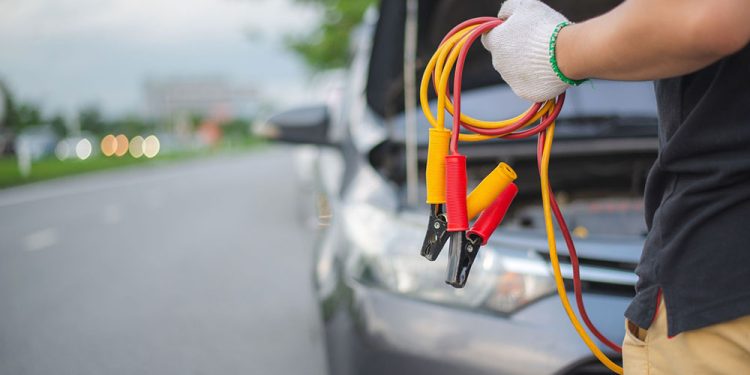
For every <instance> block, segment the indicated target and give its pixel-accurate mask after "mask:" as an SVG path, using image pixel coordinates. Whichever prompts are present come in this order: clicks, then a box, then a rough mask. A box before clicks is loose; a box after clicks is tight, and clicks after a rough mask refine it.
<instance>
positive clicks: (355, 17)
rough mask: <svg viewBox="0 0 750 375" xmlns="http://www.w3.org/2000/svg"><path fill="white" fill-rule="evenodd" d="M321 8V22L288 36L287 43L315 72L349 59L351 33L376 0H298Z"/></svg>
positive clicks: (341, 65) (336, 66)
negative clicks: (303, 33)
mask: <svg viewBox="0 0 750 375" xmlns="http://www.w3.org/2000/svg"><path fill="white" fill-rule="evenodd" d="M296 1H297V2H299V3H303V4H307V5H309V6H314V7H318V8H320V9H321V10H322V14H323V17H322V19H321V21H320V24H319V25H318V26H317V28H316V29H315V30H314V31H313V32H312V33H308V34H306V35H289V36H287V39H286V43H287V46H288V47H289V48H291V50H292V51H294V52H296V53H297V54H298V55H300V56H301V57H302V58H303V59H304V61H305V63H306V64H307V65H308V66H309V67H310V68H311V69H312V70H315V71H321V70H326V69H333V68H340V67H343V66H345V65H346V63H347V62H348V54H349V34H350V33H351V32H352V30H354V28H355V27H356V26H357V25H358V24H359V23H360V22H361V21H362V16H363V15H364V13H365V10H367V8H368V7H369V6H370V5H371V4H374V3H375V0H296Z"/></svg>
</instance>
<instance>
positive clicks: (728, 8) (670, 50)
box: [556, 0, 750, 80]
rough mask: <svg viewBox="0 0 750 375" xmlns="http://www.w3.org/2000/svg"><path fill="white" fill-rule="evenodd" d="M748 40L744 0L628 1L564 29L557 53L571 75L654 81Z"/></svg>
mask: <svg viewBox="0 0 750 375" xmlns="http://www.w3.org/2000/svg"><path fill="white" fill-rule="evenodd" d="M749 41H750V1H748V0H628V1H626V2H624V3H623V4H621V5H620V6H618V7H617V8H615V9H613V10H612V11H610V12H609V13H606V14H604V15H601V16H599V17H596V18H593V19H590V20H588V21H586V22H582V23H579V24H575V25H571V26H568V27H565V28H563V29H562V30H561V31H560V34H559V35H558V38H557V53H556V56H557V62H558V65H559V67H560V70H561V71H562V72H563V74H565V75H566V76H567V77H569V78H572V79H584V78H603V79H612V80H653V79H660V78H667V77H673V76H678V75H683V74H687V73H690V72H693V71H696V70H698V69H701V68H703V67H705V66H707V65H710V64H711V63H713V62H715V61H717V60H719V59H721V58H722V57H725V56H727V55H730V54H732V53H734V52H736V51H738V50H740V49H741V48H743V47H744V46H745V45H747V44H748V42H749Z"/></svg>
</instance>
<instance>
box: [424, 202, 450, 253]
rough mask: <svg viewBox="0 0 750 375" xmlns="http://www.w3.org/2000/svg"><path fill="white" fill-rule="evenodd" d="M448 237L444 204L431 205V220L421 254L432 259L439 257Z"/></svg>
mask: <svg viewBox="0 0 750 375" xmlns="http://www.w3.org/2000/svg"><path fill="white" fill-rule="evenodd" d="M448 237H449V235H448V219H447V218H446V217H445V213H444V212H443V205H442V204H433V205H430V220H429V223H428V226H427V233H426V234H425V236H424V242H423V243H422V250H421V251H420V254H422V256H423V257H425V258H427V259H428V260H431V261H433V260H435V259H437V257H438V255H440V251H442V250H443V247H444V246H445V243H446V242H448Z"/></svg>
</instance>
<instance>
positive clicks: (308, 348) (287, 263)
mask: <svg viewBox="0 0 750 375" xmlns="http://www.w3.org/2000/svg"><path fill="white" fill-rule="evenodd" d="M291 170H292V159H291V157H289V152H288V150H280V149H267V150H263V151H257V152H254V153H250V154H247V155H241V156H225V157H221V158H215V159H210V160H202V161H193V162H189V163H184V164H179V165H172V166H156V167H141V168H137V169H131V170H126V171H116V172H103V173H98V174H94V175H87V176H82V177H73V178H69V179H65V180H58V181H52V182H47V183H41V184H35V185H30V186H27V187H21V188H14V189H9V190H4V191H0V374H34V375H35V374H240V373H241V374H310V375H317V374H323V373H325V360H324V354H323V345H322V341H321V333H320V326H319V323H318V310H317V307H316V305H315V303H314V300H313V297H312V293H311V286H310V280H311V278H310V270H311V267H310V258H311V252H310V247H311V246H310V242H311V240H312V234H311V233H309V232H308V231H306V230H303V229H302V228H301V227H300V225H299V224H298V223H297V221H295V220H294V219H293V218H294V215H295V213H296V212H297V210H296V209H295V207H293V202H294V199H291V196H292V195H293V194H294V187H293V185H292V181H293V177H292V176H291V175H290V171H291Z"/></svg>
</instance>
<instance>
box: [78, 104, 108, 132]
mask: <svg viewBox="0 0 750 375" xmlns="http://www.w3.org/2000/svg"><path fill="white" fill-rule="evenodd" d="M78 121H79V123H80V125H81V131H88V132H91V133H93V134H96V135H103V134H104V133H105V132H107V128H108V126H107V124H106V122H105V121H104V117H103V116H102V113H101V111H99V108H97V107H95V106H88V107H84V108H83V109H81V110H80V111H79V112H78Z"/></svg>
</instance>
